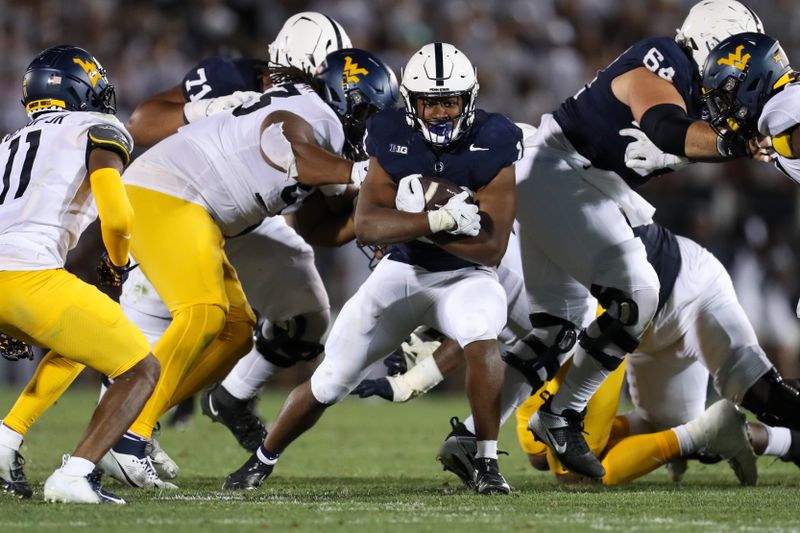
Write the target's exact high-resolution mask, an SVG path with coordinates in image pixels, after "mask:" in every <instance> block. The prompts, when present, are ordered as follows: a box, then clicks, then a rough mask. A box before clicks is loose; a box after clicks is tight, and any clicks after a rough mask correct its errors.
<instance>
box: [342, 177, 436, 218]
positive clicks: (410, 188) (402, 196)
mask: <svg viewBox="0 0 800 533" xmlns="http://www.w3.org/2000/svg"><path fill="white" fill-rule="evenodd" d="M353 166H354V167H355V165H353ZM421 177H422V174H411V175H409V176H406V177H405V178H403V179H401V180H400V183H398V184H397V196H395V197H394V205H395V207H396V208H397V210H398V211H405V212H407V213H422V212H423V211H425V191H423V190H422V182H421V181H419V179H420V178H421ZM434 233H435V232H434Z"/></svg>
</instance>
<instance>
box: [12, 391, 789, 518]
mask: <svg viewBox="0 0 800 533" xmlns="http://www.w3.org/2000/svg"><path fill="white" fill-rule="evenodd" d="M14 395H15V393H14V392H13V391H10V390H7V389H5V390H0V411H3V412H5V411H6V410H7V409H8V407H9V406H10V404H11V402H12V401H13V399H14ZM283 397H284V394H283V393H277V394H270V395H266V396H265V397H264V398H263V399H262V403H261V412H262V413H263V414H265V415H268V416H269V417H274V413H275V412H276V411H277V409H278V407H279V406H280V403H281V402H282V400H283ZM95 398H96V392H95V391H94V390H89V389H87V388H77V389H76V390H72V391H68V392H67V394H66V395H65V397H64V398H63V399H62V400H61V401H59V403H58V404H57V405H55V406H54V407H53V408H52V409H51V410H50V412H48V413H47V415H46V416H45V417H44V418H43V419H42V420H41V421H40V422H39V424H38V425H36V426H34V428H33V429H32V430H31V431H30V433H29V435H28V438H27V441H26V444H25V446H24V447H23V454H24V455H25V456H26V458H27V460H28V462H27V464H26V472H27V475H28V478H29V479H30V480H31V482H32V483H33V484H34V486H35V489H36V491H37V493H36V494H35V495H34V498H33V500H29V501H17V500H15V499H11V498H10V497H8V496H7V495H3V494H0V531H2V532H7V531H8V532H11V531H21V530H41V531H59V530H61V531H65V530H73V529H83V528H93V529H95V530H96V531H111V530H125V531H165V530H169V531H171V532H179V531H193V532H199V531H207V530H208V531H220V530H225V531H254V530H268V531H324V532H328V531H381V532H382V533H385V532H390V531H443V530H446V529H448V528H457V530H458V533H462V532H467V531H482V532H485V531H521V530H526V531H547V532H554V531H575V530H587V529H596V530H612V531H614V530H637V531H653V530H671V531H734V530H736V531H789V530H800V509H799V507H798V502H799V501H800V476H798V474H800V472H798V470H797V468H795V467H794V466H793V465H787V464H786V463H782V462H774V461H772V460H771V459H761V460H760V465H759V466H760V467H761V480H760V485H759V486H758V487H756V488H747V489H745V488H740V487H739V486H738V485H737V484H736V481H735V478H734V476H733V473H732V472H731V471H730V470H729V469H728V468H727V465H725V464H719V465H712V466H705V465H700V464H692V465H691V467H690V469H689V472H688V473H687V474H686V476H685V478H684V481H683V482H682V483H680V484H675V483H672V482H671V481H670V480H669V478H668V477H667V475H666V472H664V471H663V469H662V470H660V471H657V472H654V473H653V474H651V475H650V476H648V477H647V478H645V479H643V480H640V481H638V482H635V483H633V484H632V485H629V486H627V487H620V488H612V489H604V488H602V487H584V488H581V489H574V488H572V489H570V488H562V487H559V486H556V485H555V483H554V482H553V480H552V479H551V477H550V476H549V475H546V474H543V473H536V472H533V471H532V470H531V469H530V467H529V466H528V465H527V461H526V459H525V458H524V456H523V455H522V453H521V452H520V451H519V448H518V446H517V444H516V441H515V437H514V434H513V428H511V427H506V428H504V430H503V434H502V435H501V442H500V444H501V447H502V448H505V449H507V450H509V451H510V452H511V455H510V456H508V457H503V458H501V468H502V470H503V472H504V473H505V475H506V477H507V478H508V480H509V482H510V483H511V484H512V485H513V486H514V487H515V488H516V490H515V492H514V493H513V494H512V495H511V496H508V497H501V496H495V497H480V496H477V495H474V494H472V493H470V492H468V491H467V490H466V489H465V488H464V487H463V486H462V485H461V484H460V482H459V481H458V480H457V479H456V478H455V477H454V476H452V475H451V474H448V473H445V472H442V471H441V469H440V467H439V464H438V463H437V462H436V461H435V459H434V455H435V452H436V449H437V448H438V446H439V444H440V442H441V440H442V438H443V437H444V436H445V434H446V433H447V431H448V429H449V425H448V420H449V418H450V416H452V415H459V416H463V414H464V413H465V410H466V401H465V400H464V399H463V398H461V397H458V396H438V397H437V396H430V397H427V398H423V399H420V400H417V401H415V402H412V403H410V404H407V405H400V406H396V405H391V404H388V403H386V402H383V401H374V402H373V401H369V402H368V401H364V400H357V399H348V400H347V401H345V402H344V403H342V404H341V405H339V406H337V407H335V408H333V409H332V410H331V411H329V413H328V414H327V416H326V417H325V418H324V419H323V421H322V422H321V423H320V424H319V425H318V426H317V427H316V428H315V429H314V430H312V432H310V433H309V434H307V435H306V436H305V437H304V438H302V439H301V440H299V441H298V442H296V443H295V445H294V446H293V447H292V448H291V449H290V450H289V452H288V453H286V454H285V455H284V457H282V458H281V461H280V464H279V465H278V467H277V468H276V471H275V474H273V476H272V477H271V478H270V479H269V480H268V481H267V482H266V483H265V485H264V486H263V487H262V488H261V490H258V491H253V492H247V493H241V492H235V493H231V492H227V491H226V492H223V491H221V490H219V487H220V485H221V483H222V480H223V479H224V477H225V475H226V474H227V473H229V472H231V471H232V470H234V469H235V468H237V467H238V466H239V465H240V464H241V463H242V462H243V461H244V460H245V459H246V458H247V454H246V453H245V452H243V451H242V450H241V449H239V448H238V447H237V446H236V444H235V443H234V441H233V440H232V438H231V437H230V436H229V434H228V433H227V430H225V428H223V427H221V426H220V425H218V424H212V423H211V422H210V421H208V420H207V419H205V418H202V417H199V418H198V419H196V420H195V421H194V422H193V423H192V425H191V426H190V427H189V429H187V430H186V431H183V432H175V431H168V430H166V431H164V432H163V434H162V437H161V442H162V445H163V446H164V448H165V449H166V450H167V451H168V452H170V453H171V454H172V456H173V458H175V459H176V460H177V461H178V463H179V464H180V466H181V468H182V470H181V475H180V477H179V478H178V480H177V483H178V484H179V486H180V489H179V490H177V491H169V492H153V491H135V490H132V489H126V488H122V487H120V486H119V485H116V484H115V483H113V481H108V482H107V486H108V487H109V488H111V489H112V490H114V491H115V492H117V493H118V494H119V495H121V496H123V497H125V498H126V499H127V500H128V503H129V505H127V506H84V505H77V506H76V505H72V506H67V505H53V504H45V503H44V502H43V501H42V499H41V498H42V496H41V487H42V484H43V483H44V480H45V479H46V477H47V476H48V475H49V474H50V472H51V471H52V470H53V469H54V468H55V467H57V466H58V465H59V464H60V457H61V454H62V453H64V452H68V451H71V449H72V447H73V446H74V445H75V443H76V442H77V440H78V439H79V438H80V435H81V433H82V431H83V429H84V425H85V423H86V422H87V420H88V417H89V415H90V412H91V410H92V408H93V405H94V401H95ZM451 531H454V530H451Z"/></svg>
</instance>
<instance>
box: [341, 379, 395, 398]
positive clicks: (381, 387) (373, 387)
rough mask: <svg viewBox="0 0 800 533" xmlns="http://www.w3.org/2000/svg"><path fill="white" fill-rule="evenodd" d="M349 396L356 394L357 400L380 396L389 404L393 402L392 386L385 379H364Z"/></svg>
mask: <svg viewBox="0 0 800 533" xmlns="http://www.w3.org/2000/svg"><path fill="white" fill-rule="evenodd" d="M350 394H358V396H359V398H369V397H370V396H380V397H381V398H383V399H384V400H389V401H390V402H391V401H393V400H394V393H393V392H392V386H391V385H389V380H388V379H386V378H378V379H365V380H364V381H362V382H361V383H359V384H358V386H357V387H356V388H355V389H353V392H351V393H350Z"/></svg>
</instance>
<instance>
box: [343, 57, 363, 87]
mask: <svg viewBox="0 0 800 533" xmlns="http://www.w3.org/2000/svg"><path fill="white" fill-rule="evenodd" d="M342 73H343V74H344V79H345V81H346V82H347V83H358V82H359V80H360V79H361V78H359V77H358V75H359V74H364V75H367V74H369V71H368V70H367V69H365V68H363V67H359V66H358V63H354V62H353V58H351V57H350V56H344V68H343V69H342Z"/></svg>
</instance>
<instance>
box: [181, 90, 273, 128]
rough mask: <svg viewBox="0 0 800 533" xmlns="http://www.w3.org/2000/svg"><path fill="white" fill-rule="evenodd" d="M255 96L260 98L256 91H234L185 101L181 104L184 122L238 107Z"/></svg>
mask: <svg viewBox="0 0 800 533" xmlns="http://www.w3.org/2000/svg"><path fill="white" fill-rule="evenodd" d="M256 98H261V93H259V92H256V91H236V92H235V93H233V94H229V95H227V96H218V97H217V98H208V99H205V100H195V101H193V102H186V104H185V105H184V106H183V116H184V118H185V119H186V122H187V123H189V124H191V123H192V122H196V121H198V120H200V119H202V118H205V117H210V116H211V115H216V114H217V113H221V112H222V111H226V110H228V109H232V108H234V107H238V106H240V105H242V104H244V103H245V102H249V101H250V100H253V99H256Z"/></svg>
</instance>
